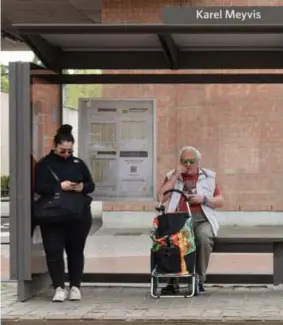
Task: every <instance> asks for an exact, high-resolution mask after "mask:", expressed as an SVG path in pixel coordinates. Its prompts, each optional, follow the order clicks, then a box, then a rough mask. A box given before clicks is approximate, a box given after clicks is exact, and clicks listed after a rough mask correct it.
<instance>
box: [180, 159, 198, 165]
mask: <svg viewBox="0 0 283 325" xmlns="http://www.w3.org/2000/svg"><path fill="white" fill-rule="evenodd" d="M196 161H197V160H196V159H195V158H194V159H184V158H181V163H182V164H188V163H190V164H191V165H193V164H195V163H196Z"/></svg>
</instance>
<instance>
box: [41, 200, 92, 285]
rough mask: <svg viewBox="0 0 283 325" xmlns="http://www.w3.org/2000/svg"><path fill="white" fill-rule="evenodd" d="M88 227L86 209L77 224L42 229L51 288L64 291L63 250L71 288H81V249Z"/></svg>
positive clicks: (89, 216)
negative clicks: (59, 288)
mask: <svg viewBox="0 0 283 325" xmlns="http://www.w3.org/2000/svg"><path fill="white" fill-rule="evenodd" d="M91 223H92V218H91V212H90V207H89V206H88V207H87V208H86V209H85V210H84V212H83V214H82V217H81V218H80V219H78V220H72V221H70V222H68V223H67V222H66V223H57V224H50V225H44V226H42V227H41V235H42V240H43V246H44V250H45V254H46V260H47V266H48V271H49V274H50V277H51V280H52V283H53V287H54V288H58V287H61V288H64V282H65V281H64V280H65V277H64V275H65V263H64V250H65V251H66V255H67V261H68V273H69V281H70V287H72V286H76V287H78V288H79V287H80V284H81V280H82V275H83V269H84V248H85V243H86V239H87V236H88V233H89V231H90V228H91Z"/></svg>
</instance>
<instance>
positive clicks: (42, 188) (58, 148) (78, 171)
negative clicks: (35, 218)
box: [34, 125, 95, 302]
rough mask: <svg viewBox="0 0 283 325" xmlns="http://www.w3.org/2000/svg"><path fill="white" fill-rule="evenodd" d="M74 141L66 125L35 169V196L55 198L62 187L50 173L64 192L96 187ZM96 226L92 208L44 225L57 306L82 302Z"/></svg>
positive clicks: (87, 189) (83, 191)
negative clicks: (86, 264) (67, 301)
mask: <svg viewBox="0 0 283 325" xmlns="http://www.w3.org/2000/svg"><path fill="white" fill-rule="evenodd" d="M73 145H74V137H73V135H72V127H71V126H70V125H62V126H61V127H60V128H59V130H58V131H57V134H56V136H55V137H54V150H52V151H51V152H50V153H49V154H48V155H46V156H45V157H43V158H42V159H41V160H40V161H39V162H38V163H37V165H36V168H35V185H34V188H35V193H37V194H39V195H40V196H48V197H49V196H52V195H53V194H54V192H55V190H56V186H57V187H58V185H59V184H58V181H56V179H55V178H54V176H53V175H52V173H51V172H50V169H51V170H52V171H53V172H54V173H55V174H56V175H57V177H58V178H59V180H60V182H61V184H60V185H61V189H62V190H63V191H75V192H82V193H83V194H85V195H86V194H88V193H91V192H93V191H94V188H95V185H94V182H93V180H92V177H91V174H90V172H89V169H88V167H87V166H86V164H85V163H84V162H83V161H82V160H81V159H79V158H77V157H74V156H73ZM91 223H92V218H91V210H90V204H89V203H88V204H85V207H84V210H83V212H82V215H80V217H79V218H76V219H70V220H68V221H63V220H62V221H61V222H56V223H48V224H45V225H41V226H40V228H41V234H42V239H43V246H44V249H45V253H46V260H47V265H48V270H49V274H50V277H51V279H52V282H53V286H54V289H55V294H54V297H53V301H54V302H63V301H64V300H65V299H66V298H67V296H68V297H69V299H70V300H80V299H81V293H80V284H81V279H82V274H83V268H84V248H85V242H86V238H87V236H88V233H89V230H90V227H91ZM64 250H65V251H66V254H67V259H68V272H69V280H70V291H69V295H68V294H67V291H66V290H65V286H64V273H65V265H64V259H63V256H64V255H63V254H64Z"/></svg>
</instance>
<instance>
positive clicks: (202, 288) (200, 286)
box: [198, 282, 205, 294]
mask: <svg viewBox="0 0 283 325" xmlns="http://www.w3.org/2000/svg"><path fill="white" fill-rule="evenodd" d="M198 291H199V293H200V294H203V293H205V289H204V285H203V283H202V282H199V284H198Z"/></svg>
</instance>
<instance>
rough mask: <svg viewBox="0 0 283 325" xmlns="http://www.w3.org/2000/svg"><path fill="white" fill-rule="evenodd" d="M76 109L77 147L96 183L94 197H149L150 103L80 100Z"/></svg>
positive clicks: (152, 165)
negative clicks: (78, 141) (77, 111)
mask: <svg viewBox="0 0 283 325" xmlns="http://www.w3.org/2000/svg"><path fill="white" fill-rule="evenodd" d="M80 111H81V113H80V114H81V116H82V118H81V122H82V123H81V125H80V127H81V132H80V133H81V137H80V141H81V142H84V143H82V146H81V143H80V144H79V147H80V148H82V149H83V150H82V151H81V153H82V157H84V158H85V159H86V161H87V162H88V163H89V167H90V170H91V172H92V176H93V179H94V181H95V183H96V190H95V193H94V194H95V195H94V196H95V197H96V198H103V199H111V198H112V199H115V198H117V199H118V198H129V197H131V198H152V197H153V176H154V175H153V169H154V162H153V144H154V141H153V140H154V139H153V102H152V101H114V100H113V101H108V100H106V101H102V100H93V99H81V100H80ZM83 111H84V112H85V113H84V114H85V115H86V117H85V118H83V114H82V112H83Z"/></svg>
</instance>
